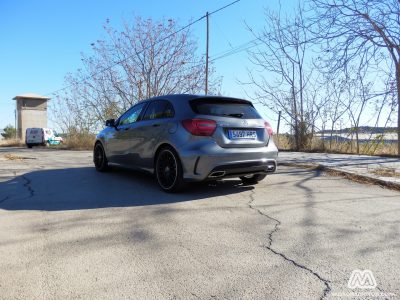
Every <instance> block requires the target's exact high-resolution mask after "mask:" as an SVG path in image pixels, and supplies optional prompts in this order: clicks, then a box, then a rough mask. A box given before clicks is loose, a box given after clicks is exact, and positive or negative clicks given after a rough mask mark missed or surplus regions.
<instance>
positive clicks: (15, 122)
mask: <svg viewBox="0 0 400 300" xmlns="http://www.w3.org/2000/svg"><path fill="white" fill-rule="evenodd" d="M14 125H15V127H14V128H15V139H17V110H16V109H14Z"/></svg>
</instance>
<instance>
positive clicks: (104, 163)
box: [93, 143, 110, 172]
mask: <svg viewBox="0 0 400 300" xmlns="http://www.w3.org/2000/svg"><path fill="white" fill-rule="evenodd" d="M93 162H94V166H95V167H96V170H97V171H99V172H106V171H108V170H109V169H110V167H109V165H108V160H107V157H106V153H105V152H104V148H103V146H102V145H101V144H100V143H97V144H96V145H95V146H94V149H93Z"/></svg>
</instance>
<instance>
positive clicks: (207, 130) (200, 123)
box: [182, 119, 217, 136]
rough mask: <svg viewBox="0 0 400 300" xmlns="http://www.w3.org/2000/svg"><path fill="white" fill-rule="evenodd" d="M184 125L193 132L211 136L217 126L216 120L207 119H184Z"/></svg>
mask: <svg viewBox="0 0 400 300" xmlns="http://www.w3.org/2000/svg"><path fill="white" fill-rule="evenodd" d="M182 125H183V127H184V128H185V129H186V130H187V131H189V132H190V133H191V134H193V135H201V136H211V135H213V133H214V131H215V128H217V123H216V122H215V121H214V120H206V119H187V120H183V121H182Z"/></svg>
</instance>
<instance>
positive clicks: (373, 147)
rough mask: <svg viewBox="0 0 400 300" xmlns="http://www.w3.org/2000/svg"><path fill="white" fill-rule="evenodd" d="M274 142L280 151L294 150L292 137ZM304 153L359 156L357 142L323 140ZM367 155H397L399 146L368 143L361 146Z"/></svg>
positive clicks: (281, 136) (315, 142)
mask: <svg viewBox="0 0 400 300" xmlns="http://www.w3.org/2000/svg"><path fill="white" fill-rule="evenodd" d="M274 142H275V144H276V145H277V146H278V148H279V150H293V146H292V143H291V141H290V137H289V136H288V135H285V134H280V135H279V136H277V135H275V136H274ZM304 151H306V152H307V151H309V152H327V153H343V154H357V146H356V143H355V142H332V143H331V144H330V143H329V142H323V141H322V140H321V139H318V138H314V139H312V141H311V145H310V146H309V147H308V149H304ZM359 154H365V155H384V156H385V155H386V156H396V155H397V144H378V143H374V142H371V143H368V144H360V153H359Z"/></svg>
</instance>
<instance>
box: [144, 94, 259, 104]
mask: <svg viewBox="0 0 400 300" xmlns="http://www.w3.org/2000/svg"><path fill="white" fill-rule="evenodd" d="M201 98H207V99H220V100H232V101H235V100H236V101H238V100H240V101H244V102H248V103H250V104H251V101H249V100H245V99H240V98H233V97H225V96H215V95H195V94H168V95H164V96H156V97H152V98H149V99H146V100H143V101H141V102H148V101H154V100H169V101H171V102H175V101H182V100H186V101H189V100H194V99H201Z"/></svg>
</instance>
